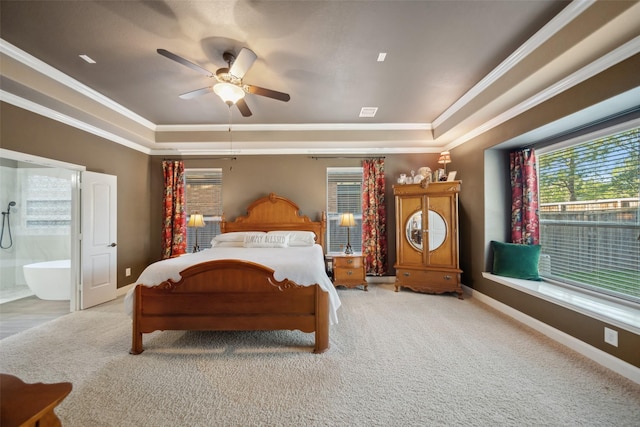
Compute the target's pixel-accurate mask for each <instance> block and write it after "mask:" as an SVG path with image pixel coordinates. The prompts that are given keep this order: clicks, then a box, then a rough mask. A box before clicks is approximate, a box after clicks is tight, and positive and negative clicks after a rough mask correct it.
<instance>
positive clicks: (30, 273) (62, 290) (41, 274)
mask: <svg viewBox="0 0 640 427" xmlns="http://www.w3.org/2000/svg"><path fill="white" fill-rule="evenodd" d="M22 270H23V271H24V278H25V280H26V281H27V286H29V289H31V290H32V291H33V293H34V294H36V296H37V297H38V298H40V299H46V300H68V299H71V260H69V259H62V260H57V261H45V262H36V263H34V264H27V265H25V266H23V267H22Z"/></svg>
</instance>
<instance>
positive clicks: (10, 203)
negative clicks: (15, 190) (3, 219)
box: [3, 201, 16, 213]
mask: <svg viewBox="0 0 640 427" xmlns="http://www.w3.org/2000/svg"><path fill="white" fill-rule="evenodd" d="M15 205H16V202H14V201H11V202H9V206H7V212H6V213H9V212H11V206H15ZM3 213H4V212H3Z"/></svg>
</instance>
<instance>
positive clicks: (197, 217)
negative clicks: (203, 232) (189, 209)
mask: <svg viewBox="0 0 640 427" xmlns="http://www.w3.org/2000/svg"><path fill="white" fill-rule="evenodd" d="M187 227H196V228H200V227H204V217H203V216H202V214H200V213H198V212H194V213H192V214H191V216H189V221H188V222H187Z"/></svg>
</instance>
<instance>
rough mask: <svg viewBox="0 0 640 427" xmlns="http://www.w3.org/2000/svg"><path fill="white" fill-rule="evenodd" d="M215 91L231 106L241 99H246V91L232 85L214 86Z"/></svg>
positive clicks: (221, 84)
mask: <svg viewBox="0 0 640 427" xmlns="http://www.w3.org/2000/svg"><path fill="white" fill-rule="evenodd" d="M213 91H214V92H215V93H216V95H218V96H219V97H220V98H222V100H223V101H224V102H225V103H226V104H229V105H231V104H235V103H236V102H238V101H239V100H240V99H242V98H244V90H242V88H241V87H239V86H236V85H234V84H231V83H225V82H221V83H217V84H216V85H214V86H213Z"/></svg>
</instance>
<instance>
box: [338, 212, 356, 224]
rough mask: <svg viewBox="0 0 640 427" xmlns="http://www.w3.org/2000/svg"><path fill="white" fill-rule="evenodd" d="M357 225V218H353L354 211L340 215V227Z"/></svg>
mask: <svg viewBox="0 0 640 427" xmlns="http://www.w3.org/2000/svg"><path fill="white" fill-rule="evenodd" d="M354 225H356V221H355V219H353V214H352V213H343V214H342V215H340V227H353V226H354Z"/></svg>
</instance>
